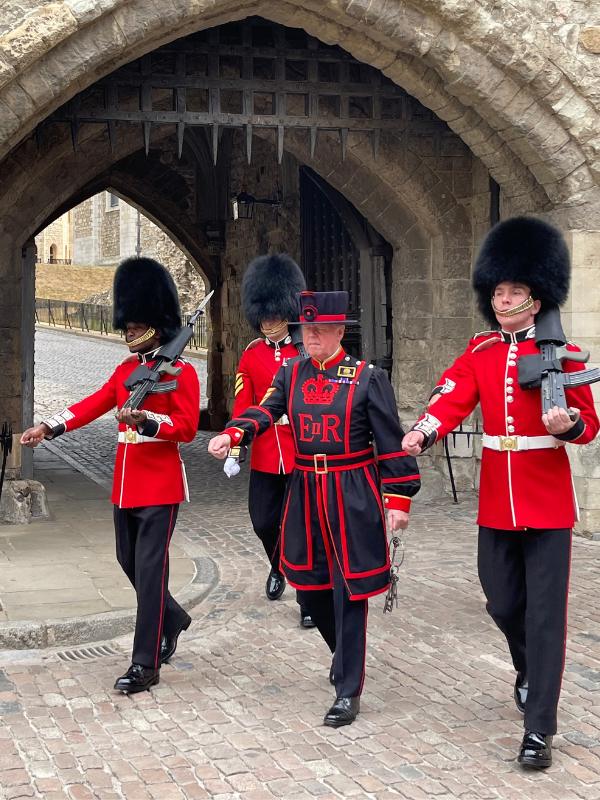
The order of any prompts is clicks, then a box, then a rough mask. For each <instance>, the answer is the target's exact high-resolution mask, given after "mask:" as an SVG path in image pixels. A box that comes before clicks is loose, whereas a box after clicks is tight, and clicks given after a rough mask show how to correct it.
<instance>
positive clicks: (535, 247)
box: [473, 217, 571, 327]
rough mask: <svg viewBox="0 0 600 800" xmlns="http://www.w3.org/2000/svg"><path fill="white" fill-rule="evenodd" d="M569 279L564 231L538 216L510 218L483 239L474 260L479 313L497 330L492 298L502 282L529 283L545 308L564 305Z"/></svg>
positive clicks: (568, 262)
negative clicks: (562, 232)
mask: <svg viewBox="0 0 600 800" xmlns="http://www.w3.org/2000/svg"><path fill="white" fill-rule="evenodd" d="M570 276H571V262H570V258H569V251H568V249H567V245H566V243H565V240H564V239H563V236H562V234H561V232H560V231H559V230H558V229H557V228H555V227H554V226H553V225H550V224H549V223H548V222H544V221H543V220H541V219H536V218H535V217H511V218H510V219H507V220H504V221H502V222H499V223H498V224H497V225H495V226H494V227H493V228H492V229H491V231H490V232H489V233H488V235H487V236H486V238H485V239H484V241H483V244H482V245H481V249H480V250H479V254H478V256H477V259H476V261H475V267H474V270H473V288H474V289H475V292H476V294H477V302H478V305H479V310H480V312H481V313H482V315H483V316H484V317H485V318H486V319H487V320H488V321H489V322H490V323H491V324H492V325H493V326H494V327H498V322H497V320H496V316H495V314H494V310H493V308H492V304H491V297H492V294H493V291H494V289H495V288H496V286H497V285H498V284H499V283H502V282H503V281H512V282H514V283H524V284H526V285H527V286H529V288H530V289H531V294H532V296H533V298H534V299H536V300H540V301H541V303H542V309H544V308H549V307H552V306H559V305H562V303H564V302H565V300H566V299H567V295H568V293H569V279H570Z"/></svg>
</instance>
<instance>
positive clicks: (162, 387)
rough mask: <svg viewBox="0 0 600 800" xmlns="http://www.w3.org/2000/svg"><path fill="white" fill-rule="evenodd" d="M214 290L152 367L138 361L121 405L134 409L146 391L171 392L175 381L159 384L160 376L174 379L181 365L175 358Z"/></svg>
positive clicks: (158, 353) (174, 387) (126, 382)
mask: <svg viewBox="0 0 600 800" xmlns="http://www.w3.org/2000/svg"><path fill="white" fill-rule="evenodd" d="M214 291H215V290H214V289H213V290H212V292H210V293H209V294H207V295H206V297H205V298H204V300H203V301H202V302H201V303H200V305H199V306H198V308H197V309H196V310H195V311H194V313H193V314H192V316H191V317H190V320H189V322H188V324H187V325H185V326H184V327H183V328H182V329H181V330H180V331H179V333H178V334H177V335H176V336H174V337H173V338H172V339H171V341H170V342H167V343H166V344H165V345H163V346H162V347H161V348H160V350H158V352H157V353H156V356H155V358H154V363H153V364H152V366H151V367H149V366H148V365H147V364H140V366H139V367H137V369H135V370H134V371H133V372H132V373H131V375H130V376H129V377H128V378H127V380H126V381H125V388H126V389H129V391H130V392H131V394H130V395H129V398H128V399H127V400H126V401H125V403H124V404H123V408H131V409H132V410H136V409H138V408H141V406H142V403H143V402H144V400H145V399H146V398H147V397H148V395H149V394H161V393H163V392H172V391H174V390H175V389H176V388H177V381H176V380H172V381H163V382H162V383H160V379H161V378H162V376H163V375H172V376H173V377H175V378H176V377H177V375H179V373H180V372H181V367H175V366H174V364H176V363H177V359H178V358H179V357H180V356H181V354H182V352H183V351H184V350H185V348H186V346H187V343H188V342H189V341H190V339H191V338H192V336H193V335H194V325H195V324H196V322H197V321H198V319H199V318H200V317H201V316H202V315H203V314H204V309H205V308H206V305H207V304H208V301H209V300H210V298H211V297H212V296H213V294H214Z"/></svg>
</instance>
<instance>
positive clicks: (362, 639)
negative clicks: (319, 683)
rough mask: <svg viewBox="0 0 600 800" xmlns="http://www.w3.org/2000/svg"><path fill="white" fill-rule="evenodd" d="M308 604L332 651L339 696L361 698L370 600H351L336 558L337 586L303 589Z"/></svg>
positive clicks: (300, 596) (303, 601)
mask: <svg viewBox="0 0 600 800" xmlns="http://www.w3.org/2000/svg"><path fill="white" fill-rule="evenodd" d="M298 595H299V598H300V599H299V602H300V603H301V605H302V606H303V607H305V608H306V609H307V610H308V612H309V614H310V615H311V617H312V618H313V622H314V623H315V624H316V626H317V628H318V629H319V633H320V634H321V636H322V637H323V639H324V640H325V642H326V643H327V645H328V647H329V649H330V650H331V652H332V653H333V652H335V656H334V664H333V674H334V678H335V693H336V697H358V696H359V695H360V694H361V693H362V690H363V684H364V681H365V658H366V654H367V615H368V609H369V602H368V600H350V597H349V595H348V590H347V589H346V584H345V583H344V578H343V576H342V574H341V572H340V569H339V567H338V564H337V562H336V560H335V559H334V571H333V589H323V590H316V591H305V590H303V591H299V592H298Z"/></svg>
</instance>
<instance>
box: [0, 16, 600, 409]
mask: <svg viewBox="0 0 600 800" xmlns="http://www.w3.org/2000/svg"><path fill="white" fill-rule="evenodd" d="M53 5H54V6H56V8H54V7H53V14H52V18H51V19H49V18H48V16H47V10H48V9H47V8H45V7H42V8H41V9H39V8H35V9H33V10H32V13H31V14H30V15H29V16H28V17H27V19H26V20H19V19H18V15H15V18H14V19H11V18H10V17H9V21H8V23H7V24H8V25H11V26H12V28H13V29H12V30H11V31H9V32H8V33H7V34H6V36H5V37H4V39H2V40H0V48H2V47H3V49H0V55H2V57H3V59H4V60H3V61H1V62H0V67H2V66H3V65H5V66H4V69H3V75H4V81H3V82H2V80H3V79H2V77H1V75H2V72H0V109H3V110H5V112H6V113H5V114H3V119H4V126H3V127H2V128H0V154H1V155H4V154H6V155H7V157H6V159H5V161H4V162H2V164H3V171H5V172H6V175H7V177H8V180H7V181H6V182H5V184H4V186H3V190H2V192H3V194H2V196H0V206H2V207H3V208H4V209H6V214H4V215H3V216H2V217H1V218H2V223H0V241H1V242H2V244H3V245H5V246H6V247H7V248H8V249H9V250H11V248H12V253H13V254H14V252H15V249H16V248H19V247H20V246H21V245H22V243H23V242H22V239H21V240H19V239H18V238H17V231H19V230H20V232H21V233H20V235H21V236H22V233H23V230H24V229H23V228H22V227H21V228H20V227H19V224H20V222H21V221H22V219H20V217H21V214H22V212H23V211H25V209H26V208H27V206H26V204H25V202H24V201H25V198H26V197H27V196H28V192H27V191H25V192H23V187H24V186H30V187H35V188H36V189H37V190H38V196H37V197H36V198H35V203H34V206H29V211H31V209H32V208H33V207H35V208H36V209H37V211H36V212H35V213H34V214H33V217H31V216H30V217H29V221H31V219H32V218H35V219H37V220H38V221H39V220H41V219H48V218H49V217H50V216H51V215H52V213H54V212H53V211H52V209H55V210H56V209H57V208H58V207H59V206H60V204H61V203H63V204H64V202H66V201H67V200H69V198H70V196H71V193H72V188H73V187H72V186H71V187H70V188H69V190H68V192H67V193H66V196H65V197H61V196H57V192H56V185H57V183H56V180H57V179H58V182H59V184H60V181H61V179H63V180H64V179H65V178H66V177H67V176H69V175H73V172H72V171H71V170H72V168H73V166H75V168H76V171H75V174H77V179H78V181H79V172H78V168H79V169H81V170H82V172H81V181H80V185H81V186H84V185H85V180H87V181H88V183H89V182H90V181H93V180H94V179H95V175H94V169H96V168H97V166H98V165H96V164H95V165H94V168H90V165H89V163H88V164H86V159H85V158H81V157H78V156H77V154H74V157H70V156H67V153H66V150H67V149H68V140H66V139H65V140H64V141H59V138H60V137H59V135H58V134H56V141H52V142H50V143H49V144H50V147H49V148H48V150H47V159H46V162H45V164H44V169H43V170H42V169H40V168H39V165H38V164H37V163H36V161H37V158H38V156H37V154H35V151H34V143H33V141H32V139H31V138H29V139H28V138H27V136H28V134H29V133H30V132H31V131H32V130H33V128H34V126H35V124H36V123H37V122H39V121H40V120H42V119H44V118H45V117H47V116H48V114H49V113H50V112H51V111H53V110H54V109H56V108H57V107H58V106H59V105H61V104H62V103H64V102H65V100H67V99H69V98H71V97H73V96H74V95H75V94H76V93H77V92H78V91H80V90H81V89H82V88H84V87H85V86H88V85H90V84H91V83H93V82H94V81H95V80H96V79H97V78H99V77H101V76H103V75H106V74H108V73H109V72H110V71H111V70H113V69H114V68H115V67H117V66H119V65H122V64H123V63H125V62H126V61H129V60H131V59H132V58H135V57H137V56H140V55H142V54H145V53H149V52H151V51H152V50H154V49H155V48H156V47H157V46H159V45H160V44H162V43H164V42H167V41H172V40H173V39H174V38H177V37H179V36H184V35H186V34H188V33H190V32H193V31H196V30H199V29H202V28H205V27H211V26H216V25H220V24H223V23H224V22H227V21H229V20H234V19H244V18H246V17H247V16H250V15H256V14H260V15H261V16H263V17H264V18H266V19H270V20H273V21H276V22H279V23H281V24H284V25H288V26H296V27H300V28H302V29H304V30H306V31H307V32H309V33H311V34H313V35H315V36H317V37H319V39H320V40H322V41H324V42H328V43H331V44H336V45H339V46H341V47H343V48H345V49H346V50H347V51H348V52H350V53H351V54H353V55H354V56H355V57H357V58H359V59H361V60H362V61H364V62H365V63H367V64H370V65H372V66H375V67H377V68H379V69H381V70H382V72H383V73H384V74H385V75H386V76H388V77H389V78H391V79H392V80H393V81H394V82H395V83H396V84H398V85H399V86H402V87H403V88H405V89H406V90H407V91H408V92H409V93H410V94H411V95H412V96H413V97H414V98H416V99H418V100H419V101H420V103H422V105H423V106H424V107H425V108H427V109H430V110H431V111H433V112H435V114H436V116H437V117H438V118H439V119H440V120H445V121H446V122H447V124H448V126H449V128H450V129H451V130H452V131H454V132H455V133H456V134H457V135H456V136H454V137H450V138H449V139H448V140H447V142H450V145H449V147H450V148H451V149H452V148H454V147H457V145H456V142H458V141H459V138H458V137H460V139H462V143H461V146H462V147H463V148H464V150H465V151H466V153H465V152H464V151H463V152H462V153H460V152H458V149H459V148H457V152H456V153H455V155H454V156H453V155H452V153H451V152H450V153H448V158H453V157H454V158H456V159H457V160H460V159H461V158H463V159H465V160H468V161H469V162H470V176H469V177H468V179H469V180H470V181H471V191H470V192H469V193H467V194H465V193H464V189H463V190H462V192H461V189H460V186H459V183H458V184H457V181H456V179H455V176H454V175H451V176H450V177H443V176H441V175H440V174H439V170H438V172H436V169H435V168H434V169H432V168H431V163H430V162H431V159H429V158H428V157H421V158H418V157H414V156H415V154H414V153H413V154H411V157H410V158H409V159H407V160H406V161H403V160H402V159H400V158H398V156H399V151H398V146H397V143H394V142H391V141H385V142H383V146H382V148H381V151H382V156H383V157H382V160H381V161H380V163H379V165H375V164H374V163H373V160H372V156H371V154H370V153H369V148H368V146H367V144H366V143H364V144H363V143H361V142H358V143H356V144H355V145H354V146H353V147H352V148H351V151H350V152H349V154H348V158H347V159H346V161H342V160H341V159H340V158H339V154H338V156H337V157H335V156H334V155H333V151H334V149H335V145H334V144H333V143H327V146H326V148H325V149H324V151H323V154H322V155H321V156H320V160H321V163H320V164H319V163H318V161H319V159H317V160H316V161H314V160H313V161H308V158H309V156H308V155H307V153H306V146H305V145H304V144H303V143H302V142H300V141H295V139H294V137H293V136H290V137H287V140H286V149H287V151H288V152H290V153H293V154H294V155H295V157H296V158H298V160H299V161H307V163H310V164H311V166H312V167H313V168H315V169H316V171H317V172H319V174H321V175H322V177H324V178H325V179H326V180H328V181H330V182H331V184H332V185H333V186H335V188H337V189H338V190H340V191H342V192H343V193H344V194H345V195H346V196H347V197H348V198H349V199H350V200H351V201H352V202H353V203H355V204H356V205H357V208H359V210H360V211H361V213H364V215H365V217H366V218H367V219H369V221H370V222H371V223H372V224H373V225H374V226H375V227H376V228H378V229H382V228H383V229H382V233H383V234H384V235H385V236H386V238H387V239H388V240H389V241H393V242H394V246H395V250H396V252H395V276H396V278H397V280H396V282H395V287H396V288H395V290H394V291H395V292H396V294H395V298H396V302H395V304H396V311H397V314H396V320H395V325H396V335H397V337H398V339H399V341H400V342H401V343H402V350H397V352H401V353H402V357H403V358H404V359H405V363H406V364H407V370H403V376H402V377H403V378H406V372H408V375H409V380H408V384H409V386H412V388H411V389H410V391H409V396H408V399H407V401H406V409H407V411H409V412H410V411H414V409H415V408H416V406H417V405H418V403H419V402H420V401H421V400H422V397H423V393H424V391H425V389H426V388H427V386H428V385H429V383H430V378H431V374H432V373H433V372H437V371H438V367H439V366H441V364H443V363H444V362H445V361H447V360H448V358H449V357H450V356H451V355H453V354H454V353H455V352H456V349H457V345H458V343H459V342H462V341H464V335H465V332H466V330H467V329H468V328H469V329H470V327H471V321H472V313H471V309H470V307H469V308H468V309H465V308H464V305H465V303H464V297H465V290H466V289H467V286H468V279H469V267H470V260H471V255H472V248H473V246H474V245H475V244H476V243H477V241H478V240H479V238H480V237H481V235H482V233H483V232H484V231H485V230H486V228H487V227H488V225H489V201H490V197H489V186H488V179H489V176H490V175H491V176H492V177H493V178H494V179H495V180H496V181H497V183H498V184H499V185H500V188H501V193H502V215H507V214H510V213H515V212H522V211H527V212H532V213H538V214H545V215H547V216H551V217H553V218H554V219H555V221H557V222H558V223H559V224H560V225H561V226H562V227H563V228H564V229H565V230H567V232H568V236H569V240H570V243H571V245H572V248H573V254H574V260H575V263H576V266H577V267H578V268H580V267H581V268H582V270H581V274H582V275H583V274H584V273H587V275H586V280H588V281H589V280H592V281H594V280H596V277H597V276H596V272H595V270H597V265H596V264H593V265H592V266H593V267H594V269H593V270H592V269H589V264H590V259H593V256H591V255H590V253H591V252H592V248H591V247H590V242H591V241H592V240H593V239H594V236H595V235H594V234H593V233H591V229H594V228H595V227H599V226H600V200H599V189H598V160H597V149H598V142H597V140H596V137H597V134H596V131H597V129H598V128H597V112H596V110H595V109H594V107H593V98H594V91H595V89H594V81H593V79H592V77H591V74H590V72H589V69H590V66H591V64H592V62H591V61H590V59H593V56H591V55H586V54H584V57H583V58H580V59H579V61H576V60H574V59H573V57H572V55H571V54H570V53H569V52H568V49H567V48H566V47H565V48H561V47H560V45H559V44H558V41H559V40H558V39H557V38H556V37H555V35H554V31H553V30H552V25H551V24H550V23H546V25H545V27H542V26H540V24H539V22H540V21H539V20H537V19H536V18H535V15H534V14H532V13H531V10H530V9H525V8H523V9H521V8H517V9H514V8H513V9H512V12H511V13H512V16H511V17H510V18H508V17H506V18H505V16H504V14H503V12H502V9H495V8H494V9H485V8H482V7H479V6H478V7H475V8H473V7H472V4H469V3H468V2H466V0H459V2H458V3H454V4H452V5H447V4H445V3H444V2H442V0H431V2H427V3H426V4H422V3H419V7H420V8H416V7H415V6H416V4H415V5H406V4H404V5H400V3H396V2H392V3H390V2H383V1H382V0H374V1H373V2H370V3H368V4H365V3H362V2H357V0H344V2H342V3H340V2H338V1H337V0H323V2H319V3H317V2H316V1H315V2H309V3H302V4H301V3H299V2H296V1H295V0H288V1H287V2H278V3H274V2H269V0H267V1H266V2H265V1H260V0H256V1H255V2H247V3H243V4H242V5H240V4H239V3H235V4H234V3H233V2H231V0H217V2H212V3H210V4H205V3H203V2H200V3H197V2H193V3H192V2H191V0H190V1H186V0H174V2H172V3H167V4H166V5H165V7H164V8H161V12H160V14H159V13H157V12H156V11H154V9H149V8H148V7H147V4H146V3H145V2H142V0H133V1H131V0H130V1H129V2H127V3H125V2H124V0H112V2H108V3H105V4H103V6H102V8H101V9H100V8H96V9H93V10H92V9H88V8H87V7H86V10H85V11H81V14H82V16H79V13H80V12H79V11H78V10H73V9H72V8H71V7H70V6H69V7H66V6H63V5H62V4H60V3H57V4H53ZM74 8H75V9H78V8H79V7H78V6H77V7H74ZM42 30H43V35H42V34H41V31H42ZM524 30H525V31H526V32H527V31H529V32H530V34H531V38H535V47H531V46H527V45H525V44H523V42H524V41H526V38H524V35H523V31H524ZM40 42H42V45H41V46H40ZM24 137H25V138H24ZM81 137H82V143H83V144H85V142H86V137H88V138H87V142H88V143H90V144H91V141H92V134H91V132H90V131H87V132H85V131H82V132H81ZM18 142H21V144H20V145H19V146H18V147H16V146H15V145H17V143H18ZM463 143H464V144H463ZM47 144H48V143H47ZM105 145H106V142H105ZM137 147H139V142H138V143H137ZM11 148H12V149H11ZM128 148H129V149H128ZM467 148H468V149H467ZM105 149H106V148H105ZM118 150H119V153H118V154H119V155H120V156H121V157H125V156H126V155H129V154H131V153H134V152H135V150H136V143H135V142H134V141H133V140H132V141H130V142H129V143H125V142H119V143H118ZM32 155H33V157H32ZM114 156H115V154H112V159H113V160H112V161H111V160H110V158H109V159H107V161H106V164H105V166H106V168H107V169H108V168H110V166H111V164H114V163H116V159H115V158H114ZM86 170H87V172H86ZM442 171H443V170H442ZM462 177H463V178H464V177H465V176H464V175H463V176H462ZM53 181H54V182H53ZM361 183H362V184H363V185H365V183H366V185H368V186H369V188H370V191H369V192H368V193H365V192H364V191H361V189H360V184H361ZM67 185H68V182H67ZM59 194H60V193H59ZM158 216H159V215H157V218H158ZM175 224H178V225H183V227H185V225H184V224H183V223H182V222H181V221H180V220H178V221H175ZM569 229H571V232H569ZM582 231H585V234H583V233H582ZM204 233H205V232H204ZM176 235H177V236H178V237H179V238H180V240H182V241H183V240H184V239H185V232H183V231H182V232H181V234H176ZM207 244H208V243H207V240H206V237H204V240H203V244H202V246H203V247H206V246H207ZM8 260H10V262H11V264H12V266H13V268H14V267H15V266H16V265H17V263H18V258H17V257H16V256H14V255H13V256H11V257H10V259H8ZM7 264H8V261H7ZM584 266H585V270H584V269H583V267H584ZM592 272H593V273H594V275H593V277H590V276H591V275H592ZM401 285H403V286H404V288H407V286H408V288H409V289H410V291H409V292H406V291H405V292H403V291H400V289H399V287H400V286H401ZM19 292H20V289H19V287H17V288H15V291H14V292H13V298H12V299H13V300H15V299H17V298H18V297H19ZM448 297H452V298H454V300H453V303H452V305H453V309H452V310H451V313H448V302H447V300H448ZM407 298H409V299H407ZM586 303H587V304H589V299H588V300H586V295H585V293H583V294H580V295H574V297H573V306H572V307H573V312H574V313H573V327H572V332H573V334H574V335H575V336H576V335H577V334H578V333H579V328H578V326H579V325H581V324H582V322H581V320H582V317H581V316H580V315H579V314H580V312H586V311H588V307H587V305H586ZM415 310H416V311H417V313H418V316H417V318H416V319H415ZM9 328H10V325H9ZM13 330H14V325H13ZM582 330H583V329H582ZM591 335H592V338H593V345H594V347H597V346H598V344H599V342H598V341H597V339H596V338H595V337H596V331H595V330H594V331H593V332H592V334H591ZM19 341H20V340H19V337H18V336H17V337H16V338H15V342H16V343H17V346H18V342H19ZM432 343H435V345H436V346H435V347H433V348H432V347H431V345H432ZM13 344H14V343H13ZM432 349H433V350H434V352H435V357H434V359H430V360H428V362H427V367H426V369H425V370H424V369H423V363H422V362H423V358H424V354H425V353H426V352H428V351H429V352H430V351H431V350H432ZM436 359H437V361H436ZM438 361H439V364H438V363H437V362H438ZM399 378H400V375H399V373H398V372H396V380H397V381H399ZM404 382H405V383H406V381H404Z"/></svg>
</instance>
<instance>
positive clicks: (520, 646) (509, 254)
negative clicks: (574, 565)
mask: <svg viewBox="0 0 600 800" xmlns="http://www.w3.org/2000/svg"><path fill="white" fill-rule="evenodd" d="M569 275H570V265H569V254H568V250H567V247H566V244H565V242H564V240H563V238H562V236H561V234H560V232H559V231H558V230H556V229H555V228H553V227H552V226H551V225H548V224H547V223H545V222H542V221H541V220H538V219H534V218H529V217H515V218H513V219H509V220H506V221H504V222H501V223H500V224H498V225H497V226H496V227H495V228H493V229H492V230H491V231H490V233H489V234H488V237H487V239H486V241H485V242H484V244H483V246H482V249H481V251H480V253H479V256H478V259H477V263H476V265H475V270H474V274H473V284H474V288H475V291H476V293H477V297H478V301H479V306H480V310H481V312H482V313H483V315H484V316H485V317H486V318H487V319H488V320H489V321H490V323H491V324H492V326H493V328H494V330H490V331H486V332H484V333H481V334H477V335H476V336H475V337H474V338H473V339H472V340H471V341H470V343H469V345H468V347H467V349H466V351H465V352H464V353H463V355H462V356H460V357H459V358H458V359H457V360H456V361H455V362H454V364H453V365H452V366H451V367H450V368H449V369H448V370H446V372H445V373H444V374H443V375H442V378H441V379H440V381H439V382H438V385H437V386H436V387H435V389H434V392H433V397H432V404H431V405H430V409H429V411H428V413H426V414H424V415H423V416H422V417H421V418H420V419H419V420H418V421H417V423H416V425H415V426H414V428H413V430H412V431H410V432H409V433H408V434H407V435H406V436H405V438H404V442H403V444H404V448H405V449H406V450H407V451H408V452H411V453H413V454H415V455H417V454H418V453H420V452H421V451H422V450H424V449H426V448H427V447H430V446H431V445H432V444H433V443H434V442H435V441H438V440H440V439H441V438H442V437H444V436H445V435H446V434H447V433H449V432H450V431H451V430H452V429H453V428H455V427H456V425H458V423H459V422H461V420H463V419H464V418H465V417H467V416H468V415H469V414H470V413H471V412H472V411H473V409H474V408H475V406H476V405H477V403H479V404H480V405H481V414H482V417H483V427H484V431H485V433H484V434H483V455H482V462H481V481H480V493H479V516H478V523H479V553H478V567H479V577H480V580H481V585H482V587H483V590H484V593H485V595H486V598H487V610H488V612H489V614H490V615H491V617H492V618H493V620H494V621H495V623H496V624H497V625H498V627H499V628H500V630H501V631H502V632H503V633H504V635H505V636H506V639H507V641H508V647H509V650H510V654H511V657H512V661H513V664H514V667H515V670H516V672H517V677H516V683H515V689H514V697H515V701H516V704H517V708H518V709H519V710H520V711H521V712H524V714H525V736H524V738H523V742H522V745H521V749H520V752H519V762H520V763H521V764H523V765H525V766H529V767H534V768H543V767H548V766H550V764H551V762H552V750H551V742H552V735H553V734H554V733H555V732H556V714H557V706H558V698H559V694H560V686H561V681H562V673H563V669H564V657H565V641H566V612H567V592H568V582H569V566H570V556H571V529H572V527H573V524H574V522H575V519H576V515H577V501H576V498H575V494H574V490H573V481H572V476H571V470H570V466H569V458H568V455H567V451H566V449H565V447H564V445H565V443H567V442H569V443H572V444H587V443H588V442H590V441H592V439H593V438H594V437H595V436H596V433H597V432H598V427H599V423H598V418H597V416H596V412H595V410H594V404H593V400H592V394H591V391H590V388H589V386H582V387H579V388H572V389H567V390H566V398H567V402H568V403H569V405H570V406H571V407H572V413H571V415H569V414H568V413H567V412H566V411H565V410H564V409H560V408H558V407H554V408H552V409H551V410H550V411H549V412H548V413H547V414H544V415H542V410H541V396H540V390H539V389H522V388H521V387H520V386H519V382H518V372H517V368H518V363H519V358H521V357H523V356H529V355H533V354H536V353H539V348H538V347H537V345H536V343H535V328H534V323H535V315H536V314H537V313H538V312H539V311H540V310H541V309H542V310H543V309H544V308H549V307H551V306H556V305H560V304H561V303H563V302H564V301H565V299H566V297H567V293H568V286H569ZM569 349H570V350H571V351H578V350H579V348H577V347H576V346H575V345H570V346H569ZM564 369H565V370H569V371H571V370H573V371H574V370H577V369H581V365H580V364H576V363H575V362H573V361H565V362H564Z"/></svg>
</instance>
